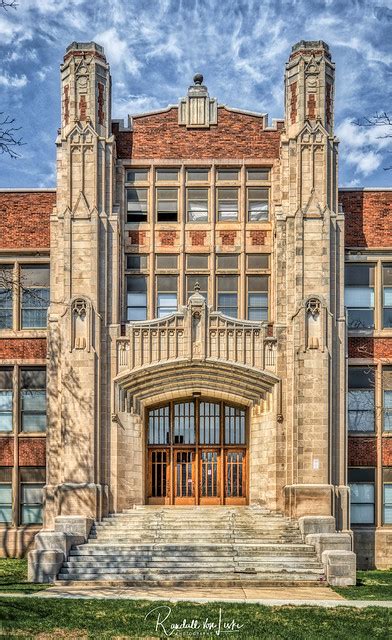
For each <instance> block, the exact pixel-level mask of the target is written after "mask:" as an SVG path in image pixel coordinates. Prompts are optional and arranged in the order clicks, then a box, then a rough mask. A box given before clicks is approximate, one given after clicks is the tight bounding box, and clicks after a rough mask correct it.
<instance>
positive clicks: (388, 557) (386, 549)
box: [375, 527, 392, 569]
mask: <svg viewBox="0 0 392 640" xmlns="http://www.w3.org/2000/svg"><path fill="white" fill-rule="evenodd" d="M375 537H376V544H375V564H376V568H377V569H392V527H389V528H387V527H383V528H380V529H377V530H376V536H375Z"/></svg>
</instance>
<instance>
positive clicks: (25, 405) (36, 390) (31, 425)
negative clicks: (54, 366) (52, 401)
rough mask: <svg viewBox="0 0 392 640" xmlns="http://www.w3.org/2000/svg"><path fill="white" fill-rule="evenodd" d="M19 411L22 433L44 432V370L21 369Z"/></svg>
mask: <svg viewBox="0 0 392 640" xmlns="http://www.w3.org/2000/svg"><path fill="white" fill-rule="evenodd" d="M20 411H21V427H22V431H25V432H35V431H45V430H46V370H45V369H42V368H40V369H38V368H32V369H22V370H21V372H20Z"/></svg>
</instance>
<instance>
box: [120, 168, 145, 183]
mask: <svg viewBox="0 0 392 640" xmlns="http://www.w3.org/2000/svg"><path fill="white" fill-rule="evenodd" d="M125 179H126V181H127V182H146V181H147V180H148V169H128V171H127V173H126V178H125Z"/></svg>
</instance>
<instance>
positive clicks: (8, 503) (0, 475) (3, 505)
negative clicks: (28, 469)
mask: <svg viewBox="0 0 392 640" xmlns="http://www.w3.org/2000/svg"><path fill="white" fill-rule="evenodd" d="M11 522H12V467H0V523H2V524H10V523H11Z"/></svg>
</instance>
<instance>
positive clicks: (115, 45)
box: [93, 27, 140, 75]
mask: <svg viewBox="0 0 392 640" xmlns="http://www.w3.org/2000/svg"><path fill="white" fill-rule="evenodd" d="M93 40H95V42H97V43H98V44H101V45H103V47H104V49H105V55H106V57H107V59H108V60H109V62H110V64H111V66H112V67H123V68H124V69H126V71H128V72H129V73H131V74H133V75H137V74H138V72H139V69H140V62H139V61H138V60H137V59H136V57H135V55H134V54H133V52H132V51H131V50H130V48H129V46H128V44H127V40H126V39H125V37H124V36H121V35H120V34H119V33H118V31H117V29H116V27H111V28H110V29H107V30H106V31H101V32H100V33H97V34H96V35H95V36H94V38H93Z"/></svg>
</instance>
